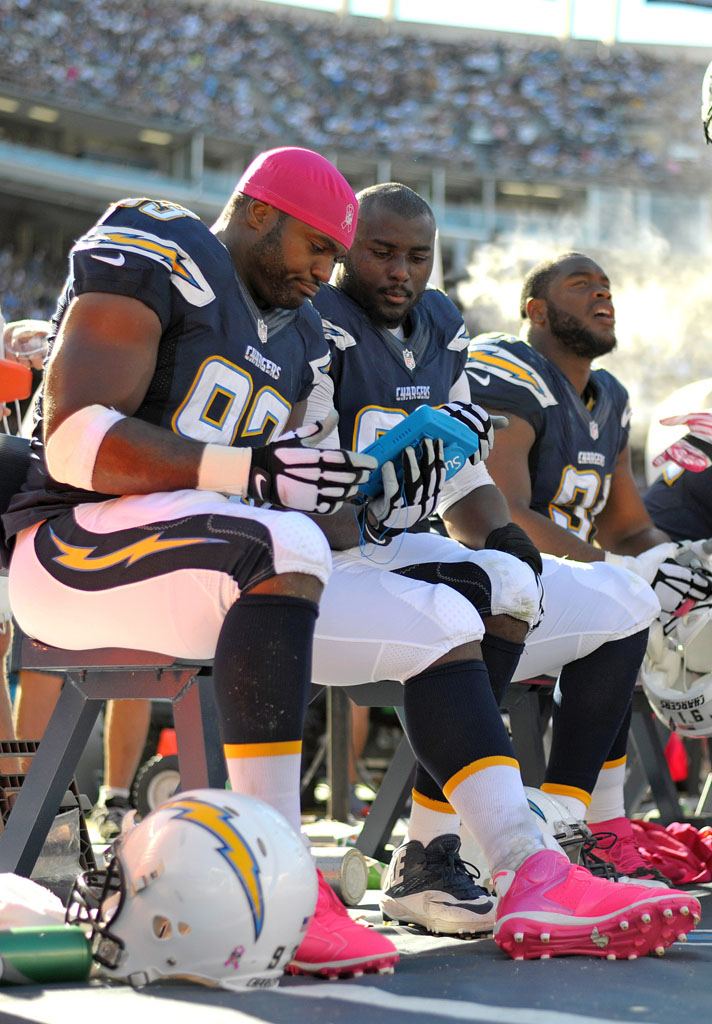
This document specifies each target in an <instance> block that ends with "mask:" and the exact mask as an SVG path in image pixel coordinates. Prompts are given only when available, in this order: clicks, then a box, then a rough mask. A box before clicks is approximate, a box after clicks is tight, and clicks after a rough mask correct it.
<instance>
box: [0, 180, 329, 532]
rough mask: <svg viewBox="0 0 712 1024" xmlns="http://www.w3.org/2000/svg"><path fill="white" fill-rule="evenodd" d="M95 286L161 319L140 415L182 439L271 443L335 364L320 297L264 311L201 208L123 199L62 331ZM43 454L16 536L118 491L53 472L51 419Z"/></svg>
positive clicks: (62, 306)
mask: <svg viewBox="0 0 712 1024" xmlns="http://www.w3.org/2000/svg"><path fill="white" fill-rule="evenodd" d="M87 292H102V293H111V294H114V295H124V296H128V297H130V298H134V299H137V300H138V301H140V302H142V303H144V305H146V306H148V307H149V308H150V309H152V310H153V312H154V313H155V314H156V316H157V317H158V319H159V320H160V323H161V327H162V336H161V341H160V344H159V346H158V352H157V358H156V366H155V370H154V373H153V376H152V379H151V381H150V383H149V386H148V389H147V392H146V396H145V398H144V400H143V402H142V404H141V406H140V407H139V408H138V409H137V410H136V412H135V413H134V414H133V415H134V416H135V417H137V418H139V419H143V420H146V421H148V422H149V423H155V424H157V425H159V426H162V427H165V428H166V429H168V430H171V431H173V432H174V433H176V434H179V435H180V436H182V437H189V438H192V439H193V440H196V441H202V442H205V443H212V444H224V445H239V446H249V447H254V446H260V445H264V444H267V443H268V442H269V441H270V440H272V439H273V438H274V437H277V436H278V435H279V434H280V433H282V432H283V430H284V427H285V425H286V423H287V420H288V418H289V415H290V413H291V411H292V408H293V407H294V405H295V404H296V403H297V402H301V401H302V400H304V399H306V397H307V396H308V394H309V392H310V391H311V389H312V387H313V386H314V383H315V382H316V380H317V379H318V377H319V375H320V374H321V373H324V372H327V371H328V368H329V363H330V355H329V348H328V345H327V344H326V341H325V339H324V334H323V330H322V325H321V319H320V317H319V315H318V314H317V312H316V310H315V309H314V308H313V306H312V305H311V303H309V302H306V303H304V305H303V306H300V307H299V308H298V309H295V310H282V309H274V310H263V309H259V310H258V308H257V307H256V305H255V303H254V301H253V299H252V297H251V295H250V294H249V292H248V291H247V288H246V287H245V285H244V284H243V283H242V282H241V281H240V279H239V278H238V276H237V274H236V273H235V267H234V265H233V263H232V260H231V258H230V255H229V253H228V251H227V249H226V248H225V246H224V245H223V244H222V243H221V242H220V241H218V239H217V238H216V237H215V235H214V234H212V232H211V231H210V230H209V229H208V227H207V226H206V225H204V224H203V223H202V222H201V221H200V220H199V218H197V217H196V215H195V214H194V213H191V212H190V211H189V210H186V209H184V208H183V207H181V206H177V205H175V204H173V203H169V202H165V201H159V200H151V199H125V200H122V201H121V202H119V203H116V204H115V205H113V206H111V207H110V208H109V209H108V210H107V212H106V213H105V214H104V216H103V217H102V218H101V220H100V221H99V222H98V223H97V224H96V225H95V226H94V227H93V228H92V229H91V230H90V231H88V232H87V233H86V235H84V237H83V238H80V239H79V241H78V242H77V243H76V244H75V246H74V248H73V249H72V252H71V254H70V273H69V277H68V279H67V283H66V285H65V290H64V293H63V294H62V296H61V298H60V301H59V305H58V308H57V312H56V313H55V316H54V320H53V323H54V325H56V328H57V329H58V328H59V325H60V323H61V321H62V318H63V316H64V314H65V312H66V310H67V308H68V306H69V304H70V303H71V301H72V299H74V298H75V297H76V296H80V295H83V294H85V293H87ZM51 344H52V341H50V345H51ZM41 408H42V405H41V399H40V405H39V410H40V413H41ZM33 453H34V456H35V457H34V459H33V465H32V468H31V470H30V474H29V477H28V484H27V487H26V491H25V492H23V494H22V495H21V496H20V497H19V498H16V499H15V501H14V502H13V507H12V512H11V513H10V514H9V516H8V517H6V519H5V525H6V528H7V530H8V536H11V535H12V533H14V532H17V531H18V530H21V529H23V528H25V527H27V526H30V525H32V524H33V523H35V522H38V521H39V520H40V519H47V518H50V517H51V516H53V515H56V514H59V513H60V512H62V511H65V510H66V508H67V507H68V506H71V505H75V504H78V503H80V502H86V501H103V500H105V499H106V498H107V497H111V496H110V495H104V494H99V493H96V492H88V491H80V490H77V489H76V488H71V487H67V486H64V485H62V484H58V483H56V482H55V481H53V480H52V479H51V478H50V477H49V476H48V474H47V472H46V470H45V467H44V452H43V446H42V423H41V419H40V421H39V422H38V423H37V425H36V428H35V435H34V438H33Z"/></svg>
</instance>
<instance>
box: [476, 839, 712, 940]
mask: <svg viewBox="0 0 712 1024" xmlns="http://www.w3.org/2000/svg"><path fill="white" fill-rule="evenodd" d="M494 885H495V889H496V890H497V894H498V896H499V904H498V907H497V917H496V921H495V926H494V940H495V942H496V943H497V945H498V946H499V947H500V949H503V950H505V952H507V953H509V955H510V956H511V957H514V959H515V960H532V959H536V958H538V957H541V958H543V959H548V958H549V957H552V956H575V955H578V956H604V957H606V958H607V959H608V960H617V959H627V960H635V959H636V957H639V956H645V955H646V954H647V953H652V952H655V953H657V954H658V955H662V953H663V952H664V951H665V948H666V947H667V946H671V945H672V943H673V942H682V941H684V939H685V937H686V935H687V932H690V931H692V929H693V928H694V927H695V925H696V924H697V922H698V921H699V920H700V916H701V910H700V904H699V901H698V900H696V899H695V898H694V897H692V896H690V895H689V894H688V893H684V892H679V891H677V890H676V889H668V888H660V889H651V888H650V887H645V886H640V885H633V884H631V883H626V884H625V885H621V884H619V883H618V882H611V881H608V880H607V879H601V878H595V877H594V876H593V875H592V874H591V873H590V871H587V870H586V868H582V867H579V866H578V865H575V864H572V863H571V861H570V860H569V859H568V857H566V855H565V854H563V853H557V852H556V850H541V851H540V852H539V853H534V854H532V855H531V856H530V857H527V859H526V860H525V861H524V863H523V864H522V866H521V867H520V868H519V870H518V871H516V872H515V871H500V872H498V873H497V874H496V875H495V876H494Z"/></svg>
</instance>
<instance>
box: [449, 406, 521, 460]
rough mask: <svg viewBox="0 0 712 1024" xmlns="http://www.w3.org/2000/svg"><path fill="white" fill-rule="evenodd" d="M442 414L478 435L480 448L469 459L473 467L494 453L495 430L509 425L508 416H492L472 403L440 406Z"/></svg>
mask: <svg viewBox="0 0 712 1024" xmlns="http://www.w3.org/2000/svg"><path fill="white" fill-rule="evenodd" d="M440 412H444V413H447V415H448V416H452V418H453V419H454V420H458V421H459V422H460V423H463V424H464V425H465V426H466V427H469V428H470V430H471V431H472V432H473V433H474V434H477V439H478V441H479V447H478V449H477V451H476V452H474V453H473V454H472V455H471V456H470V458H469V461H470V462H471V463H472V464H473V466H474V465H476V464H477V463H478V462H484V460H485V459H486V458H487V456H488V455H489V453H490V452H491V451H492V448H493V446H494V432H495V430H499V428H500V427H506V426H507V425H508V423H509V420H508V419H507V417H506V416H490V414H489V413H488V412H487V411H486V410H485V409H483V408H481V406H479V405H474V404H473V403H472V402H448V403H447V405H441V406H440Z"/></svg>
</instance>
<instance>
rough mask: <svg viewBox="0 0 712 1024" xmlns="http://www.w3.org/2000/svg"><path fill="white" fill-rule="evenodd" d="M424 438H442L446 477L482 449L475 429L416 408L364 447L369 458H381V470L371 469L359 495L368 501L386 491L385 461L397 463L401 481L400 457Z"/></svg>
mask: <svg viewBox="0 0 712 1024" xmlns="http://www.w3.org/2000/svg"><path fill="white" fill-rule="evenodd" d="M424 437H431V438H433V439H435V438H441V439H442V441H443V445H444V448H445V470H446V476H447V477H450V476H452V475H453V473H457V471H458V470H459V469H462V467H463V466H464V465H465V462H466V461H467V459H468V458H469V456H470V455H473V454H474V453H475V452H476V451H477V449H478V447H479V439H478V437H477V434H476V433H475V432H474V430H470V428H469V427H466V426H465V424H464V423H460V421H459V420H456V419H453V417H452V416H448V414H447V413H446V412H440V410H439V409H431V408H430V406H427V405H422V406H421V407H420V409H416V410H415V412H412V413H411V414H410V416H406V417H405V418H404V419H403V420H401V422H400V423H396V425H395V427H391V429H390V430H388V431H386V433H385V434H384V435H383V436H382V437H379V439H378V440H377V441H374V442H373V444H370V445H369V446H368V448H364V451H365V452H366V454H367V455H373V457H374V458H375V459H378V468H377V469H374V470H372V472H371V475H370V476H369V478H368V480H367V481H366V483H365V484H361V487H360V488H359V492H360V493H361V494H364V495H366V496H367V497H369V498H372V497H375V496H376V495H378V494H380V493H381V491H382V490H383V483H382V480H381V466H382V465H383V463H384V462H394V463H395V467H396V473H397V474H398V479H399V480H400V478H401V472H402V471H401V464H400V459H399V458H398V456H399V455H400V454H401V452H402V451H403V449H404V448H407V447H408V445H412V446H413V447H414V448H416V449H417V446H418V445H419V444H420V442H421V441H422V440H423V438H424Z"/></svg>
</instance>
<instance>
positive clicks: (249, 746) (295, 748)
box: [223, 740, 302, 758]
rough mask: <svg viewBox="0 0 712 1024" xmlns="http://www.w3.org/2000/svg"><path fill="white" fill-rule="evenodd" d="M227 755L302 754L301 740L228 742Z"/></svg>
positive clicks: (270, 755)
mask: <svg viewBox="0 0 712 1024" xmlns="http://www.w3.org/2000/svg"><path fill="white" fill-rule="evenodd" d="M223 751H224V753H225V757H234V758H239V757H281V756H282V755H284V754H301V752H302V741H301V740H287V741H286V742H284V743H226V744H225V746H224V747H223Z"/></svg>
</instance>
